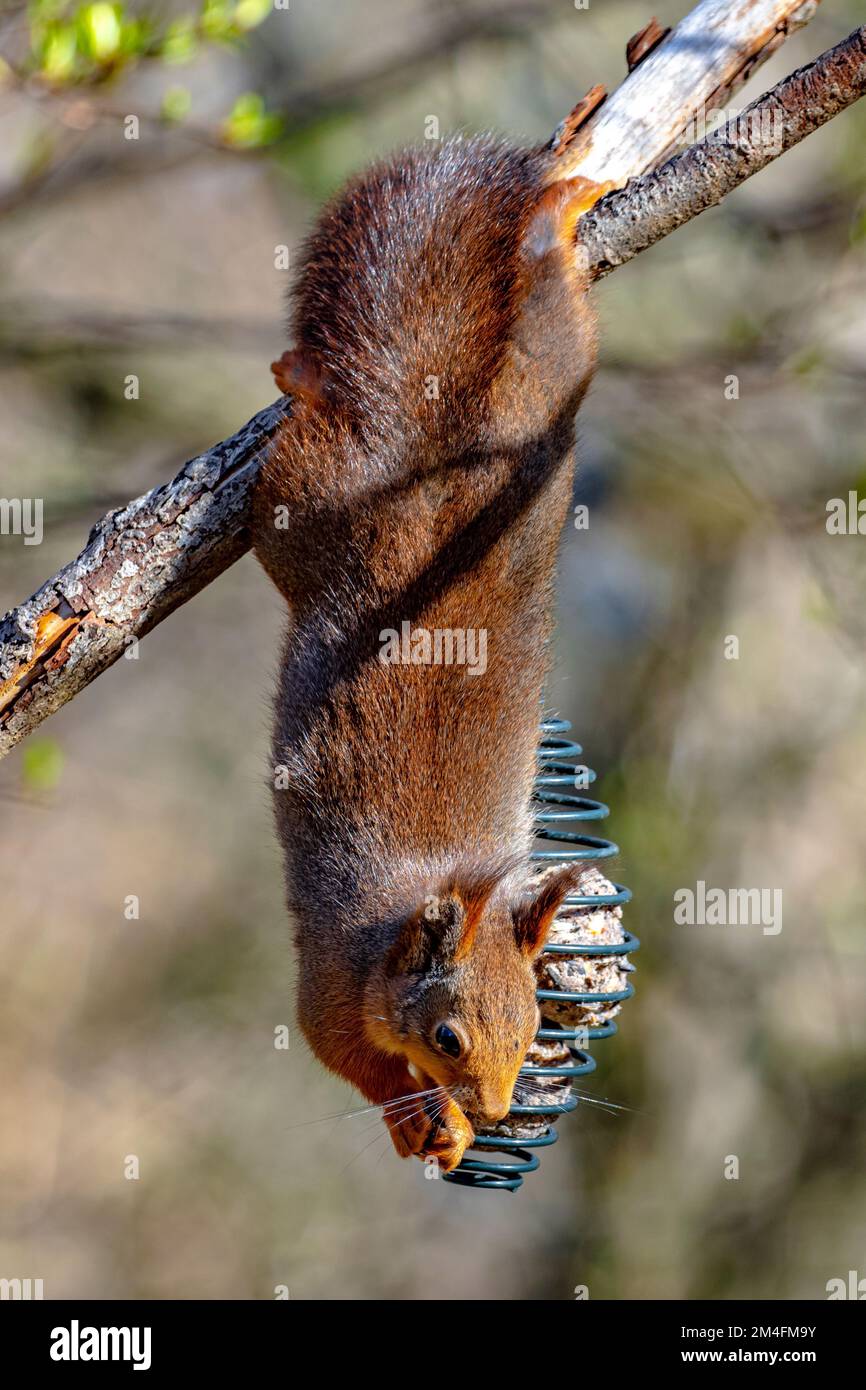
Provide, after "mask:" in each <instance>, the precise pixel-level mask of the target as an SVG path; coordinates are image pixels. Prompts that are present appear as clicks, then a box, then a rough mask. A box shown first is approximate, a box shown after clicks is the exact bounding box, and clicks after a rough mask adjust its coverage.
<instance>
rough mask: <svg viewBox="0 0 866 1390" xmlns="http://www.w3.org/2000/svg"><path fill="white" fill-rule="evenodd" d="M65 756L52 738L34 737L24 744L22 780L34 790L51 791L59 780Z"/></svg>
mask: <svg viewBox="0 0 866 1390" xmlns="http://www.w3.org/2000/svg"><path fill="white" fill-rule="evenodd" d="M64 762H65V758H64V756H63V750H62V749H61V747H60V744H59V743H55V741H54V739H53V738H34V739H31V740H30V742H29V743H27V744H25V746H24V753H23V756H22V760H21V770H22V772H23V775H24V782H25V784H26V785H27V786H28V787H31V788H32V789H33V790H34V791H51V790H52V788H53V787H56V786H57V783H58V782H59V781H60V774H61V773H62V771H63V764H64Z"/></svg>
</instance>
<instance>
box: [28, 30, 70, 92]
mask: <svg viewBox="0 0 866 1390" xmlns="http://www.w3.org/2000/svg"><path fill="white" fill-rule="evenodd" d="M34 46H35V49H36V60H37V62H38V64H39V70H40V72H41V73H42V75H43V76H44V77H47V78H48V79H49V81H51V82H63V81H65V80H66V79H67V78H69V77H71V76H72V74H73V72H74V70H75V60H76V58H77V56H78V37H77V35H76V32H75V25H74V24H60V23H53V22H52V23H51V24H49V25H47V26H46V28H45V30H44V31H43V32H42V34H41V35H39V36H37V35H36V33H35V32H34Z"/></svg>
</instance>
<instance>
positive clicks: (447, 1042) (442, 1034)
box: [435, 1023, 461, 1057]
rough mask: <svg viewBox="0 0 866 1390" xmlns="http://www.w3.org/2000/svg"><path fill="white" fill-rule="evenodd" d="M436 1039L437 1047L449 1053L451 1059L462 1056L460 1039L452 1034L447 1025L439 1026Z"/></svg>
mask: <svg viewBox="0 0 866 1390" xmlns="http://www.w3.org/2000/svg"><path fill="white" fill-rule="evenodd" d="M435 1038H436V1046H437V1047H438V1048H440V1049H441V1050H442V1051H443V1052H445V1053H447V1055H448V1056H449V1057H459V1056H460V1052H461V1048H460V1039H459V1038H458V1036H457V1034H456V1033H454V1032H452V1030H451V1029H450V1028H449V1027H448V1024H447V1023H440V1024H439V1027H438V1028H437V1029H436V1033H435Z"/></svg>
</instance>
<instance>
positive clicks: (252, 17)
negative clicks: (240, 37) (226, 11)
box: [232, 0, 273, 31]
mask: <svg viewBox="0 0 866 1390" xmlns="http://www.w3.org/2000/svg"><path fill="white" fill-rule="evenodd" d="M272 8H273V6H272V0H237V4H236V5H235V8H234V13H233V15H232V19H233V21H234V23H235V25H236V26H237V28H238V29H241V30H244V31H246V30H247V29H255V28H257V26H258V25H259V24H264V22H265V20H266V19H267V17H268V15H269V14H270V13H271V10H272Z"/></svg>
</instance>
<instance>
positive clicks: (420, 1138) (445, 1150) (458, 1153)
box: [385, 1093, 475, 1173]
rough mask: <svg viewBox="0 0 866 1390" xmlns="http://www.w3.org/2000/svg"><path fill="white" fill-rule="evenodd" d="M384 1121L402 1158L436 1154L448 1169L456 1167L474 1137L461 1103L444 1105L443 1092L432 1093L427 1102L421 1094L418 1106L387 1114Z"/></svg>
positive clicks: (427, 1157)
mask: <svg viewBox="0 0 866 1390" xmlns="http://www.w3.org/2000/svg"><path fill="white" fill-rule="evenodd" d="M427 1106H429V1107H430V1111H428V1110H427V1108H426V1107H427ZM431 1111H432V1113H430V1112H431ZM385 1123H386V1125H387V1126H388V1129H389V1131H390V1134H391V1141H392V1143H393V1145H394V1148H395V1149H396V1150H397V1152H398V1154H399V1155H400V1157H401V1158H412V1157H415V1158H420V1159H421V1160H422V1161H423V1160H424V1159H429V1158H435V1159H436V1162H437V1163H438V1165H439V1167H440V1168H441V1169H442V1170H443V1172H446V1173H450V1171H451V1169H452V1168H456V1167H457V1165H458V1163H459V1162H460V1160H461V1159H462V1157H463V1154H464V1152H465V1151H466V1149H468V1148H469V1146H470V1144H471V1143H472V1140H473V1139H474V1138H475V1132H474V1130H473V1129H472V1126H471V1124H470V1123H469V1121H468V1120H467V1118H466V1116H465V1115H464V1114H463V1111H462V1110H461V1109H460V1107H459V1105H456V1104H455V1103H454V1101H452V1100H447V1101H446V1102H445V1104H444V1106H443V1104H442V1096H441V1093H439V1094H434V1095H433V1096H432V1097H429V1098H428V1099H427V1101H426V1104H424V1103H422V1101H421V1099H420V1097H419V1100H418V1108H417V1110H414V1111H412V1113H411V1114H409V1115H406V1116H403V1117H402V1118H398V1117H396V1116H395V1117H391V1116H390V1115H388V1114H386V1115H385Z"/></svg>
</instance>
